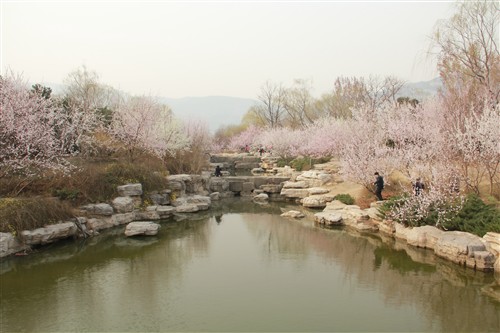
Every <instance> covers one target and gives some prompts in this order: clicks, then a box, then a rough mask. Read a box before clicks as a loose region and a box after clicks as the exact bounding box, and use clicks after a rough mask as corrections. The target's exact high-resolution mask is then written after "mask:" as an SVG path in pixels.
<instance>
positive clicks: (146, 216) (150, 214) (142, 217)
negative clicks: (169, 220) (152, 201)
mask: <svg viewBox="0 0 500 333" xmlns="http://www.w3.org/2000/svg"><path fill="white" fill-rule="evenodd" d="M134 214H135V217H134V221H148V220H153V221H157V220H161V217H160V214H158V212H157V211H156V210H152V209H146V210H145V211H136V212H134Z"/></svg>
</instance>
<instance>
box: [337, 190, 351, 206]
mask: <svg viewBox="0 0 500 333" xmlns="http://www.w3.org/2000/svg"><path fill="white" fill-rule="evenodd" d="M333 199H334V200H338V201H340V202H342V203H345V204H346V205H354V202H355V201H354V198H353V197H352V196H351V195H350V194H344V193H343V194H337V195H336V196H335V197H334V198H333Z"/></svg>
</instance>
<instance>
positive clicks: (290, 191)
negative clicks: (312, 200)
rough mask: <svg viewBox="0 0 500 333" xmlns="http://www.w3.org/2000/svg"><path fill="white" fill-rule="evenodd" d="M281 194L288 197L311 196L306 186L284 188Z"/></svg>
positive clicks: (300, 197) (301, 197)
mask: <svg viewBox="0 0 500 333" xmlns="http://www.w3.org/2000/svg"><path fill="white" fill-rule="evenodd" d="M280 194H281V195H282V196H284V197H286V198H297V199H303V198H305V197H308V196H309V190H308V189H306V188H283V189H282V190H281V193H280Z"/></svg>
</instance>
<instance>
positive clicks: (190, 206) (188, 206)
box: [175, 203, 200, 213]
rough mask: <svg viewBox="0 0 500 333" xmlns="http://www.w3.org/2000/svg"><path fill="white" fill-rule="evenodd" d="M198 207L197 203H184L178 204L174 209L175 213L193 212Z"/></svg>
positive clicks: (197, 209)
mask: <svg viewBox="0 0 500 333" xmlns="http://www.w3.org/2000/svg"><path fill="white" fill-rule="evenodd" d="M199 210H200V209H199V208H198V205H196V204H191V203H185V204H183V205H180V206H176V207H175V211H176V212H177V213H194V212H197V211H199Z"/></svg>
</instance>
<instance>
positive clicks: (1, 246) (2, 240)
mask: <svg viewBox="0 0 500 333" xmlns="http://www.w3.org/2000/svg"><path fill="white" fill-rule="evenodd" d="M29 249H30V247H29V246H28V245H26V244H23V243H21V242H20V241H19V240H18V239H17V238H16V237H14V236H13V235H12V234H11V233H10V232H0V258H3V257H6V256H9V255H11V254H14V253H17V252H21V251H25V250H29Z"/></svg>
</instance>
